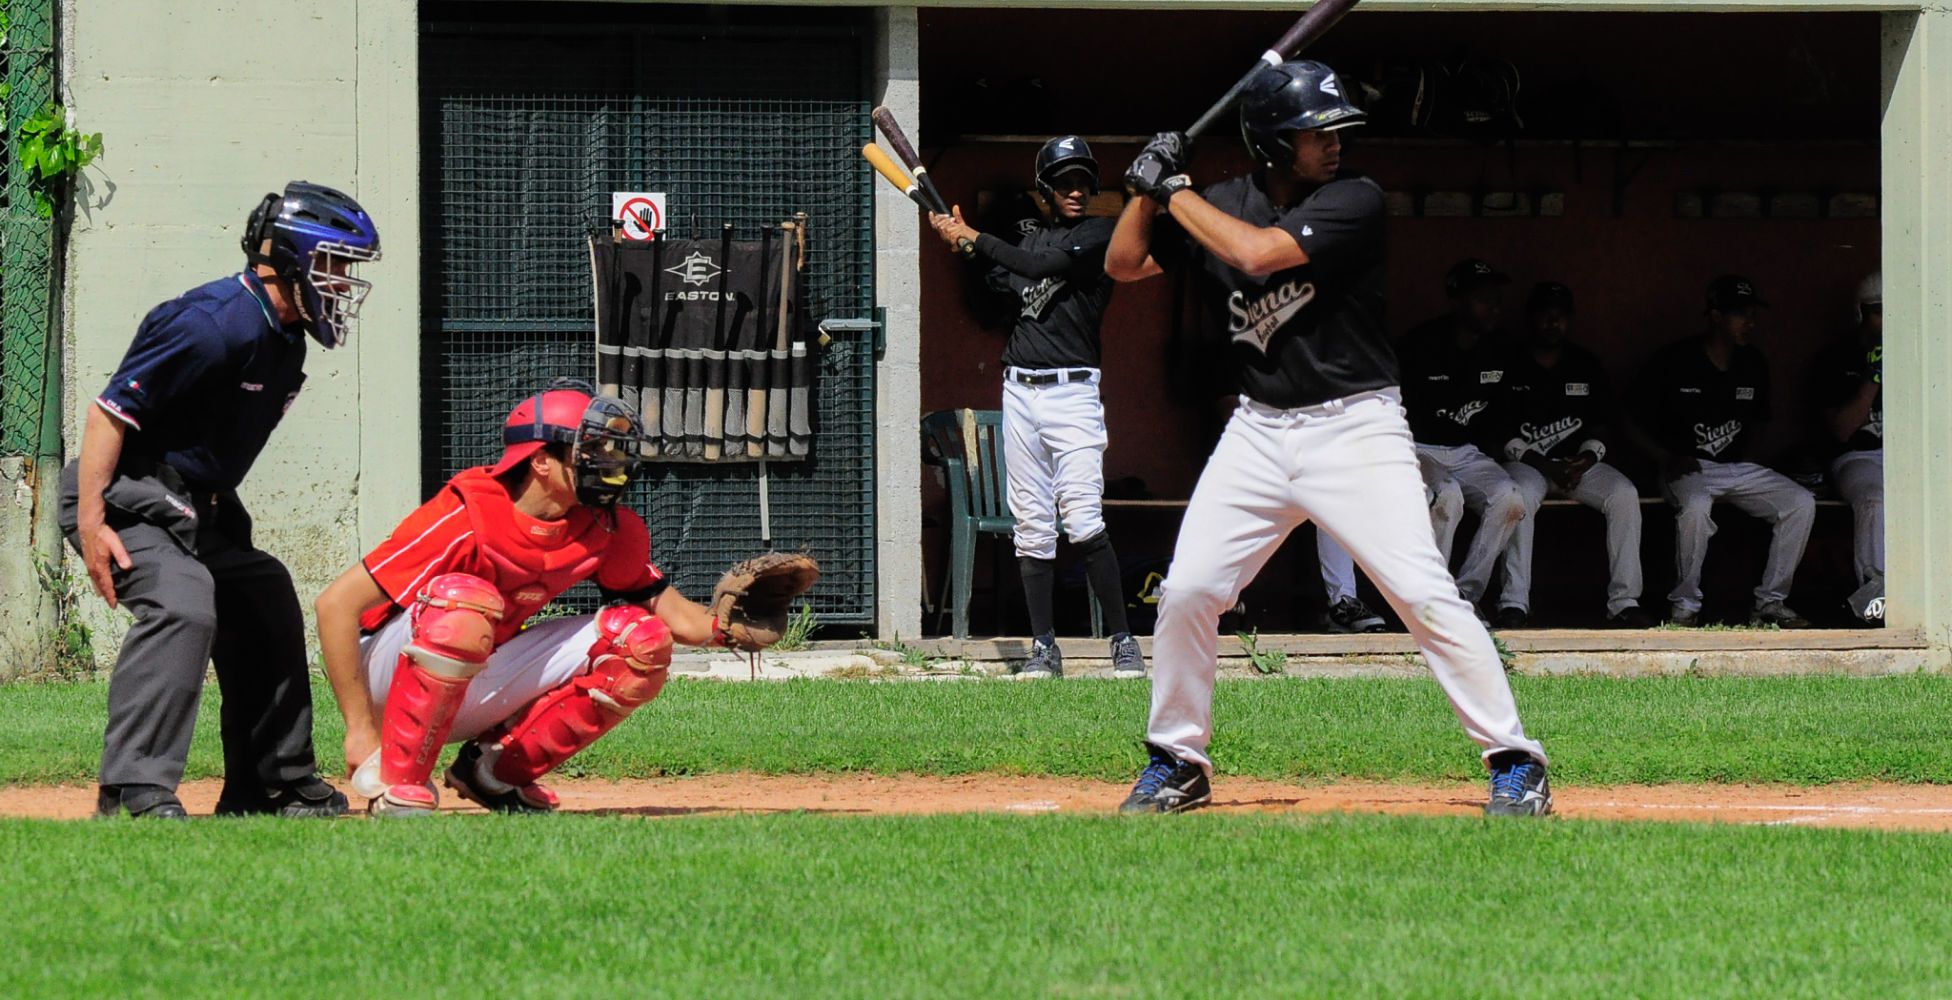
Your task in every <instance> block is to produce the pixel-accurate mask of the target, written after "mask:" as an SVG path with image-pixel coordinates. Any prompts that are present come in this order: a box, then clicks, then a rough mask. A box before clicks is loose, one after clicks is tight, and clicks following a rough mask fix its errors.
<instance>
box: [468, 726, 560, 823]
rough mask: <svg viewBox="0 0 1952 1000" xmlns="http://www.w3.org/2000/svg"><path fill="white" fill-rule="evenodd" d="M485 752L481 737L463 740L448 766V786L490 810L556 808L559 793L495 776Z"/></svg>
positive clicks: (537, 811)
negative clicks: (509, 781)
mask: <svg viewBox="0 0 1952 1000" xmlns="http://www.w3.org/2000/svg"><path fill="white" fill-rule="evenodd" d="M485 755H486V750H485V749H483V747H482V745H481V742H480V741H479V740H469V741H468V742H466V743H463V744H461V752H460V753H457V754H455V755H454V763H453V764H451V765H449V766H448V768H447V787H449V788H452V789H454V791H455V794H457V795H459V796H461V797H462V798H464V799H467V800H468V801H469V802H473V803H476V804H478V805H481V806H483V807H485V808H486V809H487V810H488V811H489V812H498V813H514V814H518V815H541V814H544V813H552V812H555V811H556V806H557V805H558V802H557V799H556V793H554V792H552V791H550V790H549V789H547V788H544V787H542V786H541V785H527V786H525V787H522V788H517V787H515V786H513V785H510V784H508V783H507V782H503V781H497V780H495V776H494V775H493V774H491V773H489V768H490V767H492V766H493V765H492V763H490V762H489V761H486V760H484V759H483V758H484V757H485Z"/></svg>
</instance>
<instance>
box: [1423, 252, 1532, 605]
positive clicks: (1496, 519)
mask: <svg viewBox="0 0 1952 1000" xmlns="http://www.w3.org/2000/svg"><path fill="white" fill-rule="evenodd" d="M1510 283H1511V279H1510V278H1509V277H1507V276H1505V275H1504V274H1501V273H1499V271H1498V270H1497V269H1496V268H1494V267H1492V266H1491V265H1490V264H1487V263H1485V262H1484V261H1481V260H1477V259H1475V258H1467V259H1465V260H1462V261H1459V262H1458V263H1457V264H1456V265H1455V266H1453V267H1452V268H1451V269H1450V271H1449V273H1447V274H1446V275H1445V276H1444V294H1445V295H1446V296H1448V297H1449V298H1450V301H1451V309H1450V312H1448V313H1446V314H1444V315H1442V316H1439V317H1437V318H1435V319H1432V320H1429V321H1427V322H1424V323H1421V324H1418V325H1417V326H1415V327H1413V328H1411V330H1410V332H1409V333H1407V334H1405V335H1404V336H1403V340H1402V342H1401V343H1399V344H1398V345H1397V348H1396V354H1397V357H1399V358H1401V359H1402V362H1403V408H1404V410H1405V411H1407V413H1408V414H1409V419H1410V433H1411V434H1412V435H1413V436H1415V438H1416V442H1417V462H1418V465H1419V466H1420V468H1421V470H1422V472H1423V486H1424V495H1425V498H1426V499H1428V500H1429V501H1430V523H1431V527H1432V529H1433V530H1434V531H1435V532H1436V537H1437V551H1438V552H1440V553H1442V555H1443V557H1444V560H1445V562H1446V563H1448V562H1449V561H1450V557H1451V549H1452V547H1453V545H1454V543H1455V541H1456V538H1457V526H1458V522H1459V521H1460V520H1461V519H1462V518H1463V513H1464V511H1465V510H1467V509H1468V510H1470V511H1471V512H1472V513H1474V514H1476V515H1477V516H1478V530H1477V534H1476V535H1475V536H1473V537H1472V539H1471V547H1470V548H1469V549H1468V550H1466V551H1465V553H1464V563H1463V565H1461V566H1459V567H1458V569H1457V590H1458V592H1459V593H1460V594H1462V595H1464V599H1465V600H1466V601H1469V602H1471V604H1472V606H1473V607H1474V608H1475V607H1476V606H1477V602H1478V601H1479V600H1481V599H1482V598H1483V597H1484V592H1485V589H1486V588H1487V587H1488V586H1490V583H1491V571H1492V570H1493V569H1494V568H1496V566H1497V562H1498V554H1499V553H1501V552H1503V551H1504V549H1505V545H1506V543H1508V542H1510V541H1511V537H1512V533H1513V532H1514V531H1516V530H1517V528H1518V523H1519V522H1520V521H1522V520H1524V518H1525V500H1524V498H1523V497H1522V496H1520V495H1519V492H1518V484H1516V483H1514V482H1512V478H1511V475H1510V474H1509V473H1507V472H1506V471H1505V469H1504V467H1503V466H1501V465H1499V464H1498V462H1497V461H1496V460H1495V459H1493V458H1492V457H1491V456H1492V455H1495V454H1500V453H1501V449H1502V447H1503V444H1504V439H1503V437H1502V436H1501V433H1500V432H1501V429H1502V428H1503V427H1504V426H1505V425H1506V424H1508V423H1509V417H1508V414H1507V409H1508V407H1509V405H1510V401H1509V399H1508V398H1507V393H1506V390H1505V372H1506V370H1507V369H1508V368H1510V366H1511V360H1512V359H1511V353H1510V347H1511V345H1510V342H1509V340H1508V338H1507V337H1506V336H1505V333H1504V328H1503V326H1502V325H1501V322H1502V321H1503V319H1504V286H1506V285H1508V284H1510ZM1487 452H1488V453H1487ZM1478 616H1479V617H1480V618H1483V617H1484V612H1483V611H1479V612H1478Z"/></svg>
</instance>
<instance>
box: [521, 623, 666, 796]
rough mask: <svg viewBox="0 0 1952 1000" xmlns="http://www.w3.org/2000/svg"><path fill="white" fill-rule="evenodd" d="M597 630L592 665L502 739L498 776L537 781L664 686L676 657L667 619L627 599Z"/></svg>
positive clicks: (539, 701) (546, 697)
mask: <svg viewBox="0 0 1952 1000" xmlns="http://www.w3.org/2000/svg"><path fill="white" fill-rule="evenodd" d="M597 633H598V636H597V641H596V644H595V645H594V646H592V647H591V648H590V669H589V670H587V671H585V672H584V673H581V674H578V675H577V676H575V677H574V678H571V679H570V680H569V681H568V682H567V683H565V684H563V685H561V686H559V687H557V688H556V689H555V690H553V691H551V692H549V693H548V694H545V695H543V696H542V697H541V698H538V699H536V701H535V702H534V703H533V704H531V705H530V706H529V707H528V709H527V710H526V711H524V712H523V713H522V715H521V717H520V718H518V719H516V720H515V721H514V722H512V723H510V724H509V727H508V730H507V732H505V733H504V734H503V735H502V736H501V737H500V738H499V739H498V740H496V745H497V746H498V747H500V750H501V752H500V755H499V756H498V757H497V758H496V760H495V763H494V771H493V774H494V777H495V778H496V780H499V781H503V782H506V783H508V784H510V785H513V786H515V787H517V788H522V787H525V786H528V785H532V784H534V783H535V782H536V779H538V778H540V777H542V776H543V775H545V774H548V773H549V772H550V771H553V770H555V769H556V768H557V767H559V766H561V765H562V763H563V762H564V761H566V760H568V759H569V758H571V757H573V756H575V755H576V753H577V751H579V750H582V749H583V748H584V747H587V746H589V745H590V744H592V743H595V742H596V741H597V739H598V738H599V737H601V736H602V735H603V734H604V733H607V732H609V731H610V730H611V729H614V728H616V725H617V723H619V722H622V721H623V720H624V718H625V717H626V716H628V715H629V714H630V713H631V712H632V711H633V710H635V709H636V708H637V707H638V706H639V705H642V704H644V703H646V702H648V701H650V700H651V699H652V698H655V697H657V693H658V691H659V690H661V689H663V687H664V679H665V677H666V675H667V673H668V671H667V670H666V669H665V668H666V667H668V666H669V665H670V663H671V630H670V629H669V628H667V627H666V626H665V624H664V623H663V622H661V621H659V620H658V619H657V618H655V617H654V616H652V615H651V613H650V612H648V611H645V610H644V609H642V608H639V607H635V606H632V605H623V606H620V607H614V608H605V609H604V610H603V611H602V612H600V613H599V614H598V615H597Z"/></svg>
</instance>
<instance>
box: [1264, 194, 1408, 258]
mask: <svg viewBox="0 0 1952 1000" xmlns="http://www.w3.org/2000/svg"><path fill="white" fill-rule="evenodd" d="M1275 225H1276V226H1278V227H1280V228H1281V229H1282V230H1283V231H1285V232H1286V233H1287V234H1288V235H1290V236H1292V237H1294V238H1295V243H1296V244H1298V245H1299V246H1300V247H1301V252H1302V253H1305V254H1307V255H1308V259H1309V261H1311V262H1317V261H1325V262H1330V263H1333V262H1335V261H1341V260H1350V259H1354V260H1367V259H1369V258H1370V257H1372V256H1375V255H1378V254H1381V253H1382V251H1383V189H1382V188H1380V187H1377V186H1376V184H1375V183H1374V182H1373V181H1369V180H1355V179H1352V180H1340V181H1334V182H1331V183H1329V184H1328V185H1326V186H1324V187H1323V188H1322V189H1321V190H1320V191H1317V192H1316V193H1315V195H1314V196H1313V197H1311V198H1309V199H1308V200H1307V201H1304V202H1302V203H1301V204H1300V205H1299V206H1297V207H1296V208H1295V209H1294V210H1293V211H1290V212H1288V213H1287V214H1285V215H1283V216H1282V217H1281V220H1280V221H1279V222H1277V223H1275Z"/></svg>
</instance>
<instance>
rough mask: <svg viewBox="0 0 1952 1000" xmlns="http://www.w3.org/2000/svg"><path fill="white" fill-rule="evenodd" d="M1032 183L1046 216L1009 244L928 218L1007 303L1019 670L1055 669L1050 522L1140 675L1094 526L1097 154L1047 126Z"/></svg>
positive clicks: (1106, 228)
mask: <svg viewBox="0 0 1952 1000" xmlns="http://www.w3.org/2000/svg"><path fill="white" fill-rule="evenodd" d="M1036 177H1037V189H1038V190H1039V191H1041V192H1043V195H1044V200H1045V201H1046V202H1047V203H1048V204H1049V205H1050V219H1051V221H1050V224H1049V225H1044V226H1031V227H1027V228H1029V232H1028V233H1027V234H1026V235H1025V236H1023V237H1022V239H1020V240H1019V241H1018V242H1016V243H1014V244H1013V243H1007V242H1005V241H1003V240H1000V239H998V238H996V237H994V236H990V235H988V234H985V233H979V232H977V231H976V230H975V229H974V228H973V227H971V226H970V225H969V224H968V223H966V222H964V221H963V218H962V209H961V207H960V206H958V207H957V208H956V209H955V214H953V215H931V216H930V217H929V222H930V223H931V224H932V225H934V226H935V230H936V232H938V233H940V234H941V235H942V238H943V240H944V241H945V242H947V243H948V244H949V245H950V246H951V247H956V246H961V245H962V244H963V242H964V241H968V242H969V243H971V244H973V254H974V256H975V257H977V258H979V259H980V260H981V261H982V262H983V263H986V264H988V265H989V266H990V271H989V275H988V279H989V283H990V286H991V287H992V288H994V289H996V291H998V292H1000V293H1002V294H1004V295H1008V296H1010V297H1011V298H1012V299H1014V300H1016V302H1017V304H1018V312H1017V318H1016V324H1015V326H1014V327H1013V328H1012V330H1011V331H1010V341H1009V343H1008V345H1007V346H1005V347H1004V349H1003V447H1004V464H1005V466H1006V468H1007V473H1008V479H1009V494H1010V513H1011V514H1012V515H1014V516H1015V518H1016V522H1017V523H1016V532H1015V540H1016V548H1017V563H1018V566H1019V567H1021V569H1022V571H1023V591H1024V599H1025V603H1026V604H1028V605H1029V611H1030V630H1031V632H1032V633H1033V634H1034V635H1035V639H1034V640H1033V641H1032V643H1031V648H1030V658H1029V660H1028V661H1027V662H1026V663H1025V664H1024V666H1023V669H1022V670H1021V671H1019V672H1020V673H1021V674H1023V675H1024V676H1029V677H1060V676H1063V673H1064V660H1063V657H1062V655H1061V654H1060V653H1059V652H1058V648H1057V632H1056V628H1055V626H1054V624H1053V620H1054V618H1055V613H1054V611H1053V609H1052V599H1053V598H1052V592H1053V590H1054V589H1055V583H1056V577H1057V573H1056V567H1057V529H1058V525H1059V523H1060V522H1061V523H1062V524H1063V527H1064V533H1065V534H1066V535H1067V536H1069V537H1070V539H1071V544H1073V545H1075V546H1077V547H1078V549H1079V550H1080V551H1081V552H1083V553H1084V558H1085V573H1086V575H1087V576H1088V577H1089V579H1090V583H1091V590H1092V593H1094V594H1096V595H1098V603H1099V604H1100V605H1101V606H1102V607H1103V609H1104V614H1105V627H1106V628H1107V629H1109V630H1110V632H1111V634H1112V639H1111V654H1112V672H1113V673H1114V674H1115V675H1117V676H1120V677H1143V676H1144V675H1145V659H1144V657H1142V656H1141V655H1140V653H1139V642H1138V640H1137V639H1134V638H1132V632H1131V629H1130V628H1129V627H1127V625H1126V621H1125V597H1124V594H1123V592H1122V590H1121V588H1120V587H1119V572H1118V554H1117V553H1115V552H1113V551H1112V543H1111V537H1110V536H1109V535H1108V534H1106V531H1105V519H1104V510H1103V504H1104V494H1105V445H1106V435H1105V407H1104V404H1103V402H1101V401H1100V399H1099V397H1098V383H1099V380H1100V378H1101V373H1100V371H1099V365H1098V357H1099V327H1100V326H1101V325H1102V324H1103V323H1104V319H1105V307H1106V306H1107V305H1109V304H1110V303H1111V299H1112V280H1111V279H1110V278H1108V277H1106V276H1105V248H1106V247H1108V246H1110V245H1111V241H1112V227H1113V225H1114V223H1113V221H1112V220H1111V219H1093V218H1086V217H1085V207H1086V204H1087V203H1088V202H1089V201H1090V199H1091V196H1092V195H1094V194H1097V193H1098V161H1097V160H1096V159H1094V158H1093V157H1092V155H1091V147H1089V146H1087V145H1085V141H1084V140H1083V139H1080V138H1078V137H1077V136H1075V135H1063V136H1058V137H1057V138H1055V139H1052V140H1050V141H1049V142H1046V143H1044V145H1043V147H1042V148H1041V149H1039V150H1038V151H1037V166H1036Z"/></svg>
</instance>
